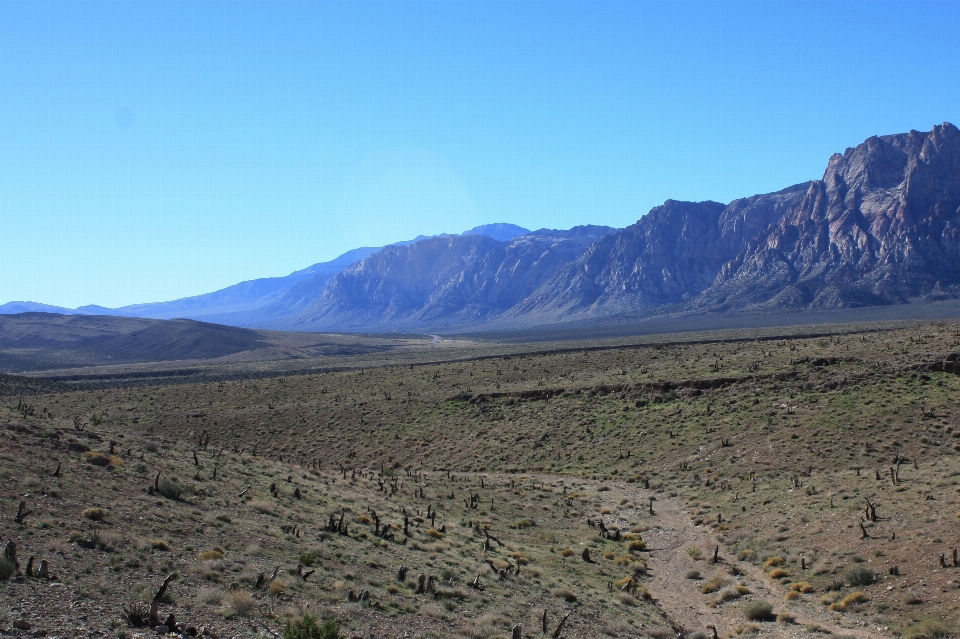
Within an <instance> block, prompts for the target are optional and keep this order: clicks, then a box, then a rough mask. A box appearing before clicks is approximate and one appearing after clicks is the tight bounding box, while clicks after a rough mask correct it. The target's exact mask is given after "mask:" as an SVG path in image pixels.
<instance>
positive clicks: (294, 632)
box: [283, 613, 343, 639]
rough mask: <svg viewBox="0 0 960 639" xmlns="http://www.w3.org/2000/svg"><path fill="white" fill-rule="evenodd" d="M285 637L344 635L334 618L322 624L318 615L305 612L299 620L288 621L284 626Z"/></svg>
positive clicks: (319, 638) (302, 638) (326, 638)
mask: <svg viewBox="0 0 960 639" xmlns="http://www.w3.org/2000/svg"><path fill="white" fill-rule="evenodd" d="M283 639H343V635H341V634H340V626H339V625H337V622H336V621H334V620H333V619H327V620H326V621H324V622H323V625H322V626H321V625H318V624H317V618H316V617H314V616H313V615H311V614H309V613H304V614H303V617H301V618H300V619H299V620H297V621H294V622H292V623H291V621H287V625H286V626H284V628H283Z"/></svg>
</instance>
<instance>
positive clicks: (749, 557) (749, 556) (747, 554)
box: [739, 548, 757, 562]
mask: <svg viewBox="0 0 960 639" xmlns="http://www.w3.org/2000/svg"><path fill="white" fill-rule="evenodd" d="M756 558H757V553H755V552H753V551H752V550H750V549H749V548H747V549H746V550H741V551H740V555H739V559H740V561H751V562H752V561H754V560H756Z"/></svg>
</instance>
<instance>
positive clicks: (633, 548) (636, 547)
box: [627, 539, 647, 552]
mask: <svg viewBox="0 0 960 639" xmlns="http://www.w3.org/2000/svg"><path fill="white" fill-rule="evenodd" d="M646 549H647V542H645V541H641V540H639V539H635V540H634V541H630V542H627V550H629V551H630V552H640V551H642V550H646Z"/></svg>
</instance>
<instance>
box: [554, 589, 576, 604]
mask: <svg viewBox="0 0 960 639" xmlns="http://www.w3.org/2000/svg"><path fill="white" fill-rule="evenodd" d="M550 594H551V595H553V596H554V597H560V598H561V599H563V600H564V601H566V602H568V603H573V602H574V601H576V600H577V595H575V594H574V593H573V591H571V590H568V589H566V588H554V589H553V590H551V591H550Z"/></svg>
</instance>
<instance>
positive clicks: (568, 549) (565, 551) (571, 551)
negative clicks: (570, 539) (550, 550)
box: [560, 548, 574, 557]
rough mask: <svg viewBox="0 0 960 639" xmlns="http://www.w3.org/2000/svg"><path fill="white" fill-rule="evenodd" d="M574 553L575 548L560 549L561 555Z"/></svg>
mask: <svg viewBox="0 0 960 639" xmlns="http://www.w3.org/2000/svg"><path fill="white" fill-rule="evenodd" d="M572 554H574V550H573V548H564V549H563V550H561V551H560V556H561V557H569V556H570V555H572Z"/></svg>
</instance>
